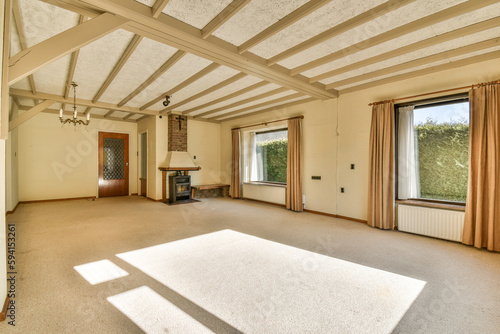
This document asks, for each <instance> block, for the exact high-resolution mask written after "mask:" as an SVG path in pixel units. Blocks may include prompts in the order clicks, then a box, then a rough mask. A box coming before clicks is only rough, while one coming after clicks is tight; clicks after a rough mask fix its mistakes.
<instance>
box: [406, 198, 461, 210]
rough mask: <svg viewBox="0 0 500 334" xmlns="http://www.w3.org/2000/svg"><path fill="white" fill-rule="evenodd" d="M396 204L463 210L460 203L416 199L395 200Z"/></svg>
mask: <svg viewBox="0 0 500 334" xmlns="http://www.w3.org/2000/svg"><path fill="white" fill-rule="evenodd" d="M396 204H401V205H412V206H421V207H426V208H433V209H443V210H453V211H465V205H460V204H444V203H434V202H426V201H417V200H396Z"/></svg>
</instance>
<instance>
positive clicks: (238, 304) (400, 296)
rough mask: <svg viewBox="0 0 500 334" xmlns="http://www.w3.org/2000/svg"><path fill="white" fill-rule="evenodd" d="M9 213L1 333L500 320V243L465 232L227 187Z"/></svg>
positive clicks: (489, 323) (384, 328)
mask: <svg viewBox="0 0 500 334" xmlns="http://www.w3.org/2000/svg"><path fill="white" fill-rule="evenodd" d="M7 220H8V222H9V223H15V224H16V229H17V240H16V242H17V243H16V245H17V258H16V260H17V267H18V274H17V283H16V284H17V285H16V306H17V308H16V327H15V328H14V327H11V326H9V325H8V324H7V323H6V322H4V323H0V332H1V333H4V332H5V333H75V332H78V333H143V332H147V333H204V332H214V333H241V332H244V333H278V332H283V333H284V332H287V333H305V332H310V333H322V332H324V333H333V332H338V333H359V332H360V331H359V330H360V328H361V329H362V328H366V326H367V325H366V324H367V323H368V324H369V323H372V325H373V327H372V329H373V331H372V333H389V332H390V331H391V329H393V327H394V329H393V332H394V333H419V332H420V333H494V332H495V331H497V329H498V328H500V315H499V314H500V306H499V305H500V280H499V279H498V277H500V254H495V253H489V252H487V251H482V250H476V249H473V248H470V247H467V246H463V245H460V244H456V243H451V242H445V241H440V240H435V239H430V238H425V237H419V236H414V235H409V234H405V233H401V232H393V231H378V230H375V229H372V228H369V227H367V226H365V225H364V224H360V223H355V222H350V221H345V220H340V219H333V218H329V217H323V216H318V215H313V214H308V213H292V212H288V211H286V210H284V209H281V208H277V207H273V206H267V205H263V204H258V203H252V202H246V201H241V200H230V199H203V201H202V202H200V203H193V204H189V205H182V206H176V207H169V206H167V205H164V204H161V203H154V202H151V201H148V200H145V199H143V198H140V197H123V198H109V199H99V200H96V201H68V202H54V203H41V204H29V205H22V206H21V207H20V208H19V209H18V210H17V212H16V213H15V214H14V215H9V216H8V217H7ZM224 240H225V241H224ZM228 240H229V241H231V242H226V241H228ZM238 245H239V246H241V247H239V246H238ZM165 252H166V253H168V254H170V256H167V255H164V253H165ZM196 254H197V255H196ZM172 255H173V256H172ZM195 255H196V256H195ZM238 259H239V261H238ZM259 268H260V269H262V270H259ZM301 268H302V269H301ZM270 277H274V279H270ZM342 277H346V279H345V280H342V279H340V278H342ZM349 281H352V283H353V284H352V285H350V284H349ZM252 282H253V283H252ZM388 282H389V283H388ZM424 284H425V285H424ZM338 286H342V289H338V288H336V287H338ZM382 287H383V288H382ZM422 287H423V289H422V291H421V292H420V290H419V289H420V288H422ZM346 290H352V291H356V292H359V293H360V295H358V294H354V293H352V300H350V302H352V303H351V304H349V305H351V306H349V307H343V306H345V305H347V304H342V303H346V301H348V300H349V299H350V298H348V297H349V296H351V294H347V295H346V294H345V293H343V292H344V291H346ZM294 293H295V296H294ZM388 296H390V297H391V298H387V297H388ZM329 297H330V298H329ZM393 297H394V298H393ZM334 301H336V302H334ZM352 305H355V306H354V307H353V306H352ZM377 308H380V309H377ZM406 308H408V310H407V311H406ZM405 311H406V313H405ZM288 312H289V313H288ZM356 312H357V313H356ZM287 313H288V315H290V317H289V318H288V319H287V318H286V317H287ZM300 314H303V315H307V316H304V317H302V318H301V317H300V316H299V315H300ZM315 317H316V318H315ZM346 317H350V319H349V321H346ZM313 319H314V320H313ZM292 324H296V325H293V326H292ZM308 329H310V330H308Z"/></svg>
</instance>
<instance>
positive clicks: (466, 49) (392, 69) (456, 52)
mask: <svg viewBox="0 0 500 334" xmlns="http://www.w3.org/2000/svg"><path fill="white" fill-rule="evenodd" d="M499 44H500V38H492V39H489V40H486V41H482V42H479V43H475V44H470V45H466V46H463V47H460V48H456V49H453V50H448V51H444V52H440V53H437V54H434V55H431V56H427V57H422V58H418V59H414V60H411V61H408V62H405V63H402V64H397V65H394V66H389V67H386V68H383V69H380V70H377V71H373V72H369V73H365V74H361V75H357V76H354V77H351V78H348V79H345V80H341V81H337V82H334V83H331V84H328V85H326V87H332V88H334V87H343V86H347V85H350V84H353V83H356V82H361V81H366V80H369V79H373V78H377V77H380V76H383V75H387V74H391V73H397V72H400V71H404V70H407V69H411V68H415V67H418V66H423V65H428V64H432V63H434V62H437V61H440V60H448V59H449V58H453V57H458V56H462V55H465V54H468V53H471V52H476V51H480V50H485V49H489V48H492V47H495V46H498V45H499Z"/></svg>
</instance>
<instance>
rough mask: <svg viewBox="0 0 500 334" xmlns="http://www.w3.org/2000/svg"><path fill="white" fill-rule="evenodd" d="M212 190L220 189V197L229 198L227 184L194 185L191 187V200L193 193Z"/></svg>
mask: <svg viewBox="0 0 500 334" xmlns="http://www.w3.org/2000/svg"><path fill="white" fill-rule="evenodd" d="M212 189H220V194H221V196H222V197H228V196H229V184H220V183H217V184H202V185H196V186H193V185H192V186H191V198H194V192H195V191H196V190H197V191H202V190H212Z"/></svg>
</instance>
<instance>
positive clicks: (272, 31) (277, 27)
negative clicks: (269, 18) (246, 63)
mask: <svg viewBox="0 0 500 334" xmlns="http://www.w3.org/2000/svg"><path fill="white" fill-rule="evenodd" d="M331 1H332V0H311V1H309V2H307V3H306V4H304V5H302V6H301V7H299V8H297V9H296V10H294V11H293V12H291V13H290V14H288V15H287V16H285V17H284V18H282V19H281V20H279V21H278V22H276V23H275V24H273V25H271V26H270V27H268V28H267V29H264V30H263V31H261V32H260V33H258V34H257V35H255V36H254V37H252V38H250V39H249V40H248V41H246V42H245V43H243V44H241V45H240V46H239V47H238V53H240V54H242V53H243V52H246V51H248V50H249V49H251V48H252V47H254V46H255V45H257V44H259V43H261V42H262V41H264V40H266V39H268V38H269V37H271V36H273V35H276V34H277V33H279V32H280V31H281V30H283V29H285V28H286V27H288V26H290V25H292V24H294V23H295V22H297V21H299V20H300V19H302V18H304V17H306V16H307V15H309V14H311V13H312V12H314V11H315V10H318V9H319V8H321V7H322V6H324V5H326V4H327V3H329V2H331Z"/></svg>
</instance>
